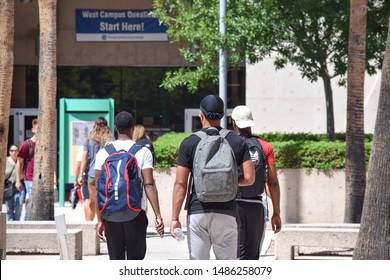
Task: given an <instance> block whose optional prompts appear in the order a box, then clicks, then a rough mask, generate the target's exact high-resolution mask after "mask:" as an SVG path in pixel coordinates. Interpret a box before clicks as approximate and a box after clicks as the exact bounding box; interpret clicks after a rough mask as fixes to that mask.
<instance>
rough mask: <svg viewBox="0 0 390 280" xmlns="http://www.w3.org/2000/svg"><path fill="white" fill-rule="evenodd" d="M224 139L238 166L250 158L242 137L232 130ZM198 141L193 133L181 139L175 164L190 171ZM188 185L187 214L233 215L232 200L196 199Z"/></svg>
mask: <svg viewBox="0 0 390 280" xmlns="http://www.w3.org/2000/svg"><path fill="white" fill-rule="evenodd" d="M216 128H217V129H218V130H221V129H222V128H221V127H216ZM202 131H205V132H207V133H210V134H216V133H217V132H216V131H215V130H212V129H211V130H209V131H207V129H206V128H203V129H202ZM226 140H227V141H228V143H229V144H230V147H231V148H232V150H233V153H234V155H235V157H236V162H237V166H240V165H241V164H242V163H243V162H245V161H247V160H251V158H250V154H249V149H248V146H247V144H246V142H245V140H244V139H243V138H242V137H240V136H238V135H237V134H235V133H234V132H231V133H229V134H228V135H227V136H226ZM199 142H200V138H199V137H198V136H196V135H194V134H192V135H191V136H189V137H187V138H186V139H184V140H183V142H182V143H181V145H180V149H179V155H178V163H177V165H179V166H183V167H186V168H188V169H190V170H191V171H192V166H193V162H194V156H195V150H196V146H197V145H198V143H199ZM189 183H191V182H189ZM188 187H189V188H191V194H190V202H189V209H188V214H195V213H205V212H218V213H224V214H228V215H233V216H234V209H235V201H234V200H232V201H229V202H215V203H214V202H213V203H203V202H200V201H199V200H198V198H197V196H196V193H195V192H192V188H193V186H192V185H188Z"/></svg>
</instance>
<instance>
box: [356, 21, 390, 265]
mask: <svg viewBox="0 0 390 280" xmlns="http://www.w3.org/2000/svg"><path fill="white" fill-rule="evenodd" d="M389 127H390V29H389V31H388V33H387V47H386V52H385V58H384V61H383V69H382V82H381V89H380V94H379V102H378V112H377V117H376V123H375V131H374V140H373V144H372V148H371V157H370V164H369V168H368V180H367V189H366V192H365V200H364V205H363V214H362V220H361V223H360V231H359V236H358V240H357V243H356V246H355V250H354V253H353V258H354V259H357V260H390V164H389V162H390V130H389Z"/></svg>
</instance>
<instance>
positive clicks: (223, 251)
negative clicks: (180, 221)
mask: <svg viewBox="0 0 390 280" xmlns="http://www.w3.org/2000/svg"><path fill="white" fill-rule="evenodd" d="M187 242H188V249H189V253H190V259H191V260H208V259H210V249H211V246H212V247H213V251H214V255H215V257H216V259H217V260H236V259H237V251H238V225H237V221H236V218H235V217H233V216H230V215H226V214H220V213H200V214H191V215H189V216H188V218H187Z"/></svg>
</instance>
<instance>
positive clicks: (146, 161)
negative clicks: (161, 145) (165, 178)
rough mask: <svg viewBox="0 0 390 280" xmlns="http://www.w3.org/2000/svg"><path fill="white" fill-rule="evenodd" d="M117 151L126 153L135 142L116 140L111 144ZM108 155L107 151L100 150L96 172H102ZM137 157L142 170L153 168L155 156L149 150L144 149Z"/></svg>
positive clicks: (96, 162) (96, 161)
mask: <svg viewBox="0 0 390 280" xmlns="http://www.w3.org/2000/svg"><path fill="white" fill-rule="evenodd" d="M111 144H113V145H114V147H115V149H116V150H117V151H120V150H125V151H126V152H127V151H128V150H130V148H131V147H132V146H133V145H134V144H135V142H134V141H133V140H115V141H113V142H111ZM107 157H108V153H107V151H106V149H104V148H103V149H100V150H99V151H98V153H97V154H96V159H95V167H94V169H95V170H99V171H101V170H102V166H103V164H104V161H105V160H106V159H107ZM135 157H136V159H137V162H138V166H139V168H140V169H145V168H153V156H152V153H151V152H150V150H149V149H148V148H145V147H142V148H141V149H140V150H139V151H138V152H137V153H136V154H135Z"/></svg>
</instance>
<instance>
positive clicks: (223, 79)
mask: <svg viewBox="0 0 390 280" xmlns="http://www.w3.org/2000/svg"><path fill="white" fill-rule="evenodd" d="M225 17H226V0H220V1H219V33H220V34H221V36H224V35H225V34H226V25H225V22H224V18H225ZM219 97H220V98H221V99H222V100H223V103H224V106H225V108H224V111H225V114H226V108H227V56H226V51H224V50H223V49H222V46H221V48H220V49H219ZM221 126H222V127H223V128H227V122H226V115H225V116H224V117H223V118H222V120H221Z"/></svg>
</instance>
